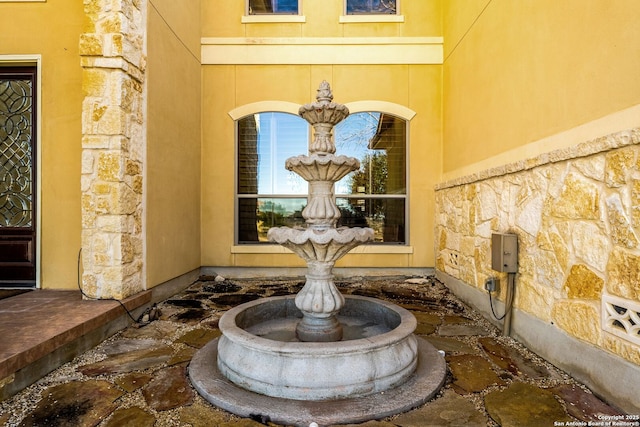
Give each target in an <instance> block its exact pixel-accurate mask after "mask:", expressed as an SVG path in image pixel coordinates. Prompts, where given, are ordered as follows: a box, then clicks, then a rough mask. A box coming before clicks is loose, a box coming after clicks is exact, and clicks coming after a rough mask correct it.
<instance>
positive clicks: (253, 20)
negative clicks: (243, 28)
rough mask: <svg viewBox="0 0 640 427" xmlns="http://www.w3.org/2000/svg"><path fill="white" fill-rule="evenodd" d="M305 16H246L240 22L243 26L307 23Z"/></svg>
mask: <svg viewBox="0 0 640 427" xmlns="http://www.w3.org/2000/svg"><path fill="white" fill-rule="evenodd" d="M306 21H307V18H306V17H305V16H304V15H244V16H243V17H242V19H241V20H240V22H242V23H243V24H265V23H266V24H269V23H287V22H291V23H299V22H306Z"/></svg>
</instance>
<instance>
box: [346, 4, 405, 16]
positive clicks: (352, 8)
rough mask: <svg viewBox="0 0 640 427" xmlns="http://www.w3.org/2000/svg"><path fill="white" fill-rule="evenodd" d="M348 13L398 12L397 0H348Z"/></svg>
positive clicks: (392, 13)
mask: <svg viewBox="0 0 640 427" xmlns="http://www.w3.org/2000/svg"><path fill="white" fill-rule="evenodd" d="M346 1H347V15H357V14H391V15H394V14H396V13H397V12H396V0H346Z"/></svg>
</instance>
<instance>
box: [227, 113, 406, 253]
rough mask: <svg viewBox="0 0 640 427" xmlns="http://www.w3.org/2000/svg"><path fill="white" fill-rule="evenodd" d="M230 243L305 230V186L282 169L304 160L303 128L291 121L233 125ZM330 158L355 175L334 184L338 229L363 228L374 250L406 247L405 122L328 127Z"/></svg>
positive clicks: (274, 117) (357, 120)
mask: <svg viewBox="0 0 640 427" xmlns="http://www.w3.org/2000/svg"><path fill="white" fill-rule="evenodd" d="M237 126H238V127H237V130H238V160H237V161H238V183H237V185H238V213H237V215H238V216H237V224H238V225H237V226H238V229H237V235H238V243H266V242H267V231H268V230H269V228H271V227H279V226H287V227H297V226H300V227H305V226H306V224H305V221H304V218H303V217H302V210H303V209H304V207H305V206H306V203H307V199H306V197H307V193H308V183H307V182H306V181H305V180H303V179H302V178H301V177H300V176H298V175H297V174H295V173H294V172H290V171H287V170H286V169H285V161H286V159H288V158H289V157H293V156H298V155H303V154H308V140H309V138H310V136H311V135H310V127H309V125H308V123H307V122H306V121H305V120H304V119H302V118H300V117H298V116H295V115H292V114H286V113H274V112H265V113H257V114H253V115H250V116H246V117H244V118H242V119H240V120H238V122H237ZM334 137H335V142H336V154H337V155H345V156H350V157H355V158H357V159H359V160H360V164H361V165H360V169H359V170H357V171H355V172H353V173H351V174H349V175H347V176H346V177H345V178H343V179H342V180H341V181H339V182H337V183H336V186H335V193H336V195H337V200H336V203H337V204H338V207H339V208H340V210H341V213H342V218H341V219H340V221H339V224H338V226H349V227H371V228H372V229H373V230H374V232H375V242H377V243H406V237H405V204H406V197H405V196H406V146H407V143H406V122H405V121H404V120H403V119H400V118H398V117H395V116H392V115H389V114H385V113H380V112H362V113H354V114H352V115H350V116H349V117H347V118H346V119H345V120H343V121H342V122H341V123H339V124H338V125H337V126H336V127H335V128H334Z"/></svg>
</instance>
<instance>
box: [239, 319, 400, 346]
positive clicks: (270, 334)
mask: <svg viewBox="0 0 640 427" xmlns="http://www.w3.org/2000/svg"><path fill="white" fill-rule="evenodd" d="M299 321H300V318H298V317H283V318H278V319H272V320H266V321H264V322H261V323H259V324H255V325H252V326H251V327H249V328H247V329H245V330H246V331H247V332H249V333H251V334H253V335H256V336H259V337H262V338H266V339H269V340H273V341H281V342H299V340H298V338H297V337H296V324H297V323H298V322H299ZM338 321H339V322H340V324H342V328H343V336H342V341H350V340H357V339H361V338H370V337H373V336H376V335H380V334H384V333H386V332H389V331H390V330H391V328H389V327H388V326H387V325H384V324H380V323H376V322H374V321H371V320H363V319H359V318H355V317H351V316H340V315H339V316H338Z"/></svg>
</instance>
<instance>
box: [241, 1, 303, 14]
mask: <svg viewBox="0 0 640 427" xmlns="http://www.w3.org/2000/svg"><path fill="white" fill-rule="evenodd" d="M278 13H279V14H287V15H297V14H298V0H249V15H264V14H278Z"/></svg>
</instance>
